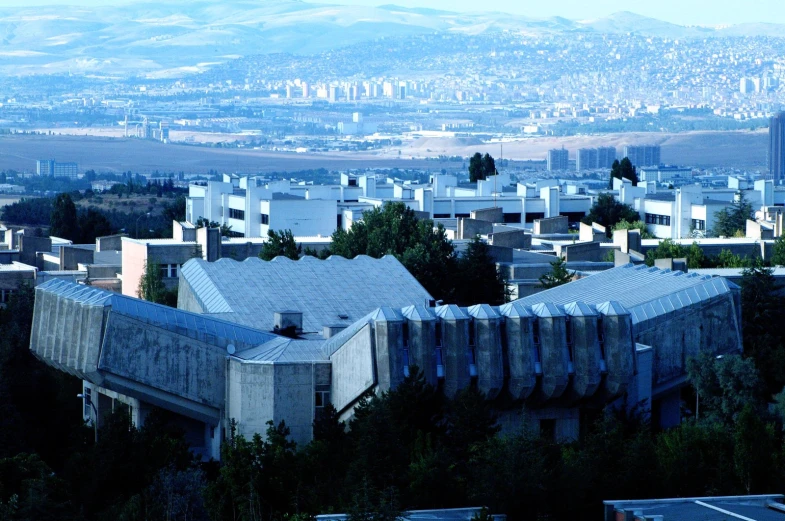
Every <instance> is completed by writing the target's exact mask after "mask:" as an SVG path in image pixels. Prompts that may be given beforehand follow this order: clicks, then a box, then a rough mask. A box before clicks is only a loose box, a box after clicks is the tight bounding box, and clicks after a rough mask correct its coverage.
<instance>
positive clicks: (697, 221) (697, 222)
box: [692, 219, 706, 230]
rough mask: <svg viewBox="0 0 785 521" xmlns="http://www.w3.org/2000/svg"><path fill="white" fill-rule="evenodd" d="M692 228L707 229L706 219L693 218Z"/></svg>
mask: <svg viewBox="0 0 785 521" xmlns="http://www.w3.org/2000/svg"><path fill="white" fill-rule="evenodd" d="M692 229H693V230H705V229H706V221H704V220H701V219H693V220H692Z"/></svg>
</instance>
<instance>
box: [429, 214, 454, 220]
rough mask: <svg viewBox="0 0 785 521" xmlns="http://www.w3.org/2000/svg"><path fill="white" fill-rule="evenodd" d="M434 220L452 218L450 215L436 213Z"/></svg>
mask: <svg viewBox="0 0 785 521" xmlns="http://www.w3.org/2000/svg"><path fill="white" fill-rule="evenodd" d="M433 218H434V219H449V218H450V214H448V213H435V214H433Z"/></svg>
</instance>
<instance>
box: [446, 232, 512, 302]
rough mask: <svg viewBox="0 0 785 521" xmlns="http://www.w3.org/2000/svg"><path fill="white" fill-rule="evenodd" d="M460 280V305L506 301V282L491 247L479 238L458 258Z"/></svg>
mask: <svg viewBox="0 0 785 521" xmlns="http://www.w3.org/2000/svg"><path fill="white" fill-rule="evenodd" d="M457 276H458V279H459V280H460V285H458V286H456V288H455V291H456V297H455V302H456V303H458V305H460V306H472V305H474V304H490V305H492V306H498V305H501V304H504V303H505V302H507V296H508V294H507V283H506V281H505V280H504V278H503V277H502V275H501V273H500V272H499V270H498V269H497V267H496V262H495V261H494V260H493V258H492V257H491V254H490V248H489V247H488V245H487V244H485V243H484V242H483V241H482V240H480V238H479V236H478V237H475V238H474V239H472V242H470V243H469V245H468V246H467V248H466V252H464V254H463V256H462V257H460V258H459V259H458V272H457Z"/></svg>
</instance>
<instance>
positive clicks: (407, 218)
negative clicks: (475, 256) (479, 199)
mask: <svg viewBox="0 0 785 521" xmlns="http://www.w3.org/2000/svg"><path fill="white" fill-rule="evenodd" d="M330 252H331V253H332V254H334V255H341V256H343V257H346V258H347V259H353V258H354V257H356V256H357V255H368V256H370V257H374V258H377V259H378V258H380V257H383V256H384V255H394V256H395V257H396V258H398V260H400V261H401V263H402V264H403V265H404V266H405V267H406V269H407V270H409V273H411V274H412V275H413V276H414V277H415V278H416V279H417V280H418V281H419V282H420V284H422V285H423V286H424V287H425V289H426V290H427V291H428V292H429V293H430V294H431V295H433V296H434V298H436V299H441V300H445V301H450V300H451V299H452V298H453V296H454V294H455V290H456V286H457V285H459V284H460V280H457V277H455V274H456V266H457V261H456V258H455V250H454V248H453V245H452V243H451V242H450V241H449V240H448V239H447V235H446V233H445V230H444V227H442V226H441V225H439V226H437V227H434V225H433V221H431V220H428V219H424V220H417V218H416V217H415V214H414V211H413V210H411V209H410V208H408V207H407V206H406V205H405V204H403V203H397V202H396V203H386V204H385V205H384V206H382V207H381V208H374V209H373V210H370V211H367V212H365V213H364V214H363V219H362V221H360V222H356V223H354V224H353V225H352V227H351V229H350V230H349V231H346V230H342V229H340V230H336V231H335V233H333V235H332V245H331V246H330ZM489 269H493V268H491V267H490V266H489Z"/></svg>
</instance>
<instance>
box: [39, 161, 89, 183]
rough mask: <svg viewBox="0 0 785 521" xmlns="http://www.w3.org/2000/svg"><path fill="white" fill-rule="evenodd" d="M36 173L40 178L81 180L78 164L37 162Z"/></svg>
mask: <svg viewBox="0 0 785 521" xmlns="http://www.w3.org/2000/svg"><path fill="white" fill-rule="evenodd" d="M36 173H37V174H38V175H40V176H51V177H67V178H69V179H78V178H79V165H77V164H76V163H58V162H57V161H55V160H54V159H39V160H38V161H36Z"/></svg>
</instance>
